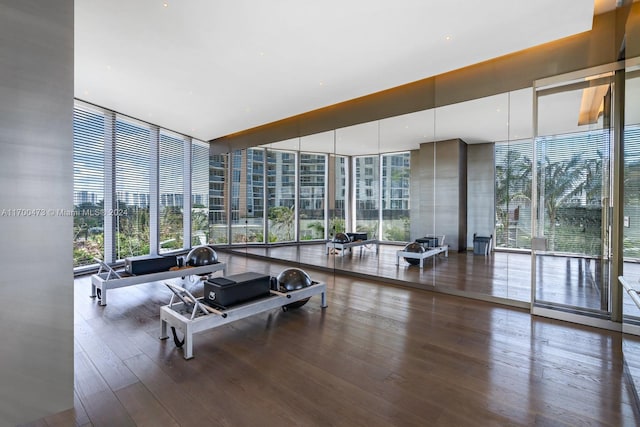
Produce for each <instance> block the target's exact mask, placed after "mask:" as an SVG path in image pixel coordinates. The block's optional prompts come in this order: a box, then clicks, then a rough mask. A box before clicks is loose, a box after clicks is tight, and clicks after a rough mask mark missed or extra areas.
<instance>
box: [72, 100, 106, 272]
mask: <svg viewBox="0 0 640 427" xmlns="http://www.w3.org/2000/svg"><path fill="white" fill-rule="evenodd" d="M105 120H107V118H106V116H105V114H104V113H103V112H102V111H99V110H94V109H90V108H80V107H76V108H75V109H74V111H73V206H74V216H73V266H74V267H80V266H83V265H87V264H93V263H94V262H95V261H94V258H98V259H104V138H105Z"/></svg>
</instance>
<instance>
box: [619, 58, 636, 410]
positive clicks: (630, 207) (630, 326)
mask: <svg viewBox="0 0 640 427" xmlns="http://www.w3.org/2000/svg"><path fill="white" fill-rule="evenodd" d="M627 62H628V65H627V69H626V82H625V107H624V108H625V109H624V113H625V114H624V117H625V126H624V170H625V177H624V220H623V237H624V267H623V275H624V278H625V279H626V281H627V283H628V285H629V286H630V287H631V288H632V289H633V290H631V292H632V293H633V292H634V290H635V291H640V104H639V103H638V101H637V100H638V99H640V58H635V59H634V60H628V61H627ZM622 299H623V304H622V314H623V332H624V334H623V344H622V351H623V355H624V361H625V366H626V368H627V369H626V373H627V375H628V379H629V380H630V381H631V383H632V384H633V385H634V387H633V388H632V390H634V391H635V393H636V398H638V394H637V393H638V391H640V306H638V305H637V304H636V303H635V302H634V301H633V299H632V298H631V296H630V295H629V293H627V292H623V293H622Z"/></svg>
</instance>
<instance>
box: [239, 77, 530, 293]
mask: <svg viewBox="0 0 640 427" xmlns="http://www.w3.org/2000/svg"><path fill="white" fill-rule="evenodd" d="M532 93H533V92H532V88H525V89H522V90H518V91H513V92H508V93H503V94H499V95H494V96H490V97H485V98H482V99H476V100H472V101H467V102H463V103H458V104H452V105H447V106H444V107H439V108H434V109H428V110H424V111H418V112H415V113H411V114H405V115H401V116H396V117H391V118H387V119H383V120H377V121H373V122H367V123H362V124H357V125H354V126H349V127H344V128H339V129H334V130H331V131H326V132H322V133H318V134H313V135H308V136H303V137H300V138H294V139H288V140H284V141H278V142H274V143H269V144H265V145H263V146H258V147H253V148H247V149H244V150H239V151H236V152H234V153H232V154H231V157H232V158H233V161H232V168H231V169H232V170H231V172H230V176H231V186H232V188H231V194H232V202H231V206H232V213H231V219H232V221H231V223H232V228H236V229H237V230H238V231H237V232H231V233H232V236H231V244H232V245H233V247H234V248H236V249H234V250H238V251H241V252H242V251H244V252H245V253H251V254H253V255H258V256H269V257H272V258H274V259H280V260H287V261H290V262H294V263H300V264H307V265H309V266H315V267H321V268H326V269H329V270H334V269H335V270H340V271H343V272H347V273H349V274H355V275H362V276H367V277H374V278H381V279H384V280H386V281H390V282H394V283H400V284H405V285H409V286H415V287H421V288H425V289H434V288H437V289H442V290H445V291H448V292H452V293H464V294H468V295H473V296H476V297H479V298H487V299H497V300H501V301H505V302H508V303H510V304H515V305H523V304H524V305H526V304H527V303H528V302H529V301H530V295H531V292H530V281H529V280H530V279H529V278H530V249H531V159H532V150H533V143H532V135H533V132H532V124H531V117H532V104H533V97H532ZM234 186H235V187H234ZM243 188H244V189H245V193H244V194H243V193H242V189H243ZM245 206H246V208H245ZM249 206H252V207H251V208H249ZM263 206H264V207H263ZM265 229H266V231H265ZM342 233H347V234H355V238H356V239H357V240H356V241H354V242H353V243H358V244H356V245H353V246H352V247H349V248H348V249H342V248H335V247H328V245H327V242H333V241H335V240H336V239H337V238H339V237H340V236H341V234H342ZM474 235H475V236H476V238H478V239H482V238H484V239H487V240H488V241H489V244H490V246H491V249H496V250H495V251H494V250H489V251H487V253H486V254H485V253H484V252H483V253H482V254H476V253H475V252H476V251H474ZM429 236H435V237H437V239H438V240H437V244H436V246H438V247H443V246H445V245H446V247H447V250H446V251H440V252H439V253H437V254H434V255H432V256H424V257H423V258H421V259H416V258H406V257H404V256H398V252H403V251H404V248H405V247H406V246H407V245H408V244H410V243H413V242H414V241H415V240H416V239H421V238H425V237H429ZM352 237H354V236H352ZM360 242H362V244H360ZM423 249H424V250H425V252H427V251H429V250H430V248H429V247H428V246H425V247H424V248H423ZM431 249H432V248H431ZM419 261H422V262H421V263H420V262H419ZM420 264H422V266H420Z"/></svg>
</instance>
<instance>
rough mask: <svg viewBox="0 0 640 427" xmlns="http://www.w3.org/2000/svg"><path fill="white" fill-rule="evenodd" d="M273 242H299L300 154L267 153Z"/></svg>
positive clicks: (268, 203)
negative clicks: (298, 196) (297, 183)
mask: <svg viewBox="0 0 640 427" xmlns="http://www.w3.org/2000/svg"><path fill="white" fill-rule="evenodd" d="M267 208H268V216H267V218H268V220H269V238H268V242H269V243H275V242H290V241H293V240H295V239H296V231H295V227H296V154H295V153H291V152H286V151H276V150H267Z"/></svg>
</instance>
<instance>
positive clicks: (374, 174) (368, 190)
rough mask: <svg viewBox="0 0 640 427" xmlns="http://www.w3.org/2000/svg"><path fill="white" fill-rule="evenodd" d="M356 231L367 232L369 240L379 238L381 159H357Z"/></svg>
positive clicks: (355, 161)
mask: <svg viewBox="0 0 640 427" xmlns="http://www.w3.org/2000/svg"><path fill="white" fill-rule="evenodd" d="M353 161H354V164H355V166H354V174H353V176H354V187H355V211H356V212H355V214H356V215H355V219H356V221H355V229H356V231H357V232H366V233H367V235H368V236H367V237H368V238H369V239H377V238H378V227H379V215H380V206H379V200H380V157H379V156H377V155H376V156H362V157H355V158H354V159H353Z"/></svg>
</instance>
